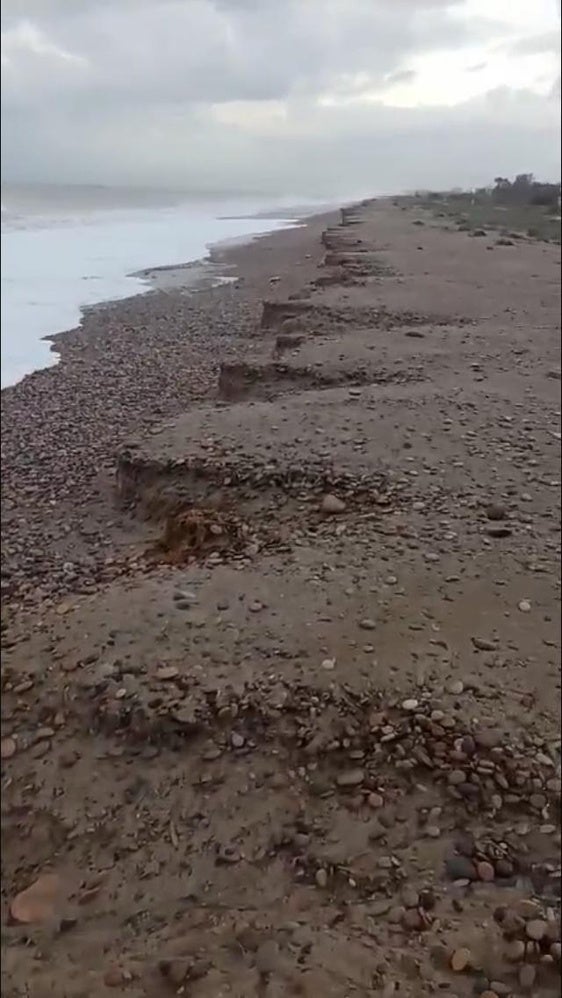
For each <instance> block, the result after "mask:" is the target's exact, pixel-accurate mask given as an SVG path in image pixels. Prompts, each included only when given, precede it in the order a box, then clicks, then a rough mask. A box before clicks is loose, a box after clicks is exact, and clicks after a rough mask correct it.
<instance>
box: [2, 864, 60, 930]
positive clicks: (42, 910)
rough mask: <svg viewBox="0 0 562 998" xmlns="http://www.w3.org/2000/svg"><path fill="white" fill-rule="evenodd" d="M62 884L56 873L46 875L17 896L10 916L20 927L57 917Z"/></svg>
mask: <svg viewBox="0 0 562 998" xmlns="http://www.w3.org/2000/svg"><path fill="white" fill-rule="evenodd" d="M60 889H61V883H60V879H59V877H58V876H57V874H56V873H44V874H42V875H41V876H40V877H38V878H37V880H35V881H34V882H33V883H32V884H31V885H30V886H29V887H26V889H25V890H23V891H20V893H19V894H16V896H15V898H14V899H13V901H12V902H11V904H10V915H11V917H12V919H13V920H14V922H18V923H19V924H20V925H31V924H33V923H34V922H47V921H49V920H50V919H51V918H53V917H54V915H55V910H56V902H57V900H58V898H59V895H60Z"/></svg>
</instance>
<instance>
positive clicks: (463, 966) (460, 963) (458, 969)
mask: <svg viewBox="0 0 562 998" xmlns="http://www.w3.org/2000/svg"><path fill="white" fill-rule="evenodd" d="M472 962H473V961H472V953H471V952H470V950H469V949H467V948H466V946H461V948H460V949H456V950H455V952H454V953H453V955H452V956H451V970H454V971H455V973H456V974H462V973H463V971H465V970H470V968H471V966H472Z"/></svg>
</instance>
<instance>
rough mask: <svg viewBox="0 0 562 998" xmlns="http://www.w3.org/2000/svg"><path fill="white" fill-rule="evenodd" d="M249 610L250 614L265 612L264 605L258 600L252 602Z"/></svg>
mask: <svg viewBox="0 0 562 998" xmlns="http://www.w3.org/2000/svg"><path fill="white" fill-rule="evenodd" d="M248 610H249V611H250V613H259V612H260V610H263V603H260V601H259V600H257V599H255V600H252V602H251V603H249V604H248Z"/></svg>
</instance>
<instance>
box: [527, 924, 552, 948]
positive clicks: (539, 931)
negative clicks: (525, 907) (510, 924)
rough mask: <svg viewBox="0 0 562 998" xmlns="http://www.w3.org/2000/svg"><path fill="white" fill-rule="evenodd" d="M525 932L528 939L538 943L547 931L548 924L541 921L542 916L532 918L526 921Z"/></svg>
mask: <svg viewBox="0 0 562 998" xmlns="http://www.w3.org/2000/svg"><path fill="white" fill-rule="evenodd" d="M525 932H526V934H527V937H528V938H529V939H533V940H534V941H535V942H537V943H538V942H540V940H541V939H542V938H543V937H544V936H546V934H547V932H548V924H547V922H545V921H543V919H542V918H533V919H531V921H530V922H527V925H526V926H525Z"/></svg>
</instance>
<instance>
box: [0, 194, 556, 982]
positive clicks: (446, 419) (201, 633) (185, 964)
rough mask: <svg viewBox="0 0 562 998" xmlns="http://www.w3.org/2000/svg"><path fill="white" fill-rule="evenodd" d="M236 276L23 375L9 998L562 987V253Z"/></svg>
mask: <svg viewBox="0 0 562 998" xmlns="http://www.w3.org/2000/svg"><path fill="white" fill-rule="evenodd" d="M211 266H212V268H213V278H215V277H216V276H217V275H219V276H220V275H222V276H227V277H230V278H235V280H231V281H229V282H228V283H223V284H221V285H220V286H218V287H209V286H206V285H205V282H204V283H203V286H201V273H200V272H199V271H197V269H196V270H195V271H193V268H183V267H181V266H179V267H178V268H171V269H169V268H166V269H165V270H162V272H159V270H158V268H154V269H152V270H151V271H150V273H147V275H146V277H147V280H148V281H149V282H150V284H151V286H152V288H153V290H152V291H150V292H149V293H147V294H144V295H139V296H137V297H134V298H131V299H127V300H125V301H120V302H118V303H115V304H109V305H105V306H103V307H100V308H96V309H92V310H89V311H88V312H87V314H86V315H85V317H84V321H83V323H82V325H81V326H80V327H79V328H78V329H75V330H71V331H69V332H64V333H61V334H57V335H56V336H54V337H53V347H54V349H56V350H57V351H58V352H59V353H60V363H59V364H58V365H56V366H54V367H52V368H49V369H47V370H44V371H40V372H38V373H36V374H33V375H31V376H29V377H26V378H25V379H24V380H23V381H22V382H21V383H19V384H17V385H15V386H14V387H12V388H9V389H6V390H4V391H3V392H2V420H3V437H2V446H3V456H2V478H3V480H2V596H3V608H2V614H3V618H2V644H3V653H2V689H3V702H2V760H3V761H2V770H3V774H2V775H3V794H2V808H3V812H2V813H3V823H2V921H3V926H4V929H3V943H2V992H3V994H5V995H6V996H7V998H23V996H24V995H25V996H26V998H44V996H46V995H53V994H57V995H59V994H60V995H64V996H65V998H79V996H80V998H86V996H91V998H103V996H105V995H110V994H115V993H121V992H122V993H123V994H126V995H127V996H128V998H141V996H142V998H145V996H150V998H152V996H154V998H156V996H160V995H166V994H182V995H189V996H190V998H218V996H222V995H224V996H226V995H233V996H234V995H236V996H239V998H252V996H256V998H281V996H289V998H290V996H307V998H319V996H322V998H329V996H333V998H347V996H361V998H362V996H381V998H392V996H393V995H399V996H405V998H424V996H430V995H435V994H443V995H444V996H446V998H468V996H469V995H474V994H479V995H485V996H486V998H494V996H495V998H501V996H502V995H503V996H509V995H514V996H519V995H529V994H532V995H537V996H543V995H544V996H552V998H554V996H555V995H556V994H558V989H559V972H560V968H559V964H560V918H559V916H560V843H561V837H560V710H559V698H560V626H559V621H560V534H559V527H560V278H559V268H560V247H559V245H556V244H554V243H552V242H542V241H539V240H538V239H533V238H529V237H524V238H514V239H510V240H505V239H504V241H503V244H502V240H501V239H499V238H498V232H496V231H494V230H489V231H486V232H484V234H483V235H481V236H479V237H478V238H476V237H475V235H474V233H472V232H470V231H459V227H458V226H454V225H451V224H450V223H449V220H448V219H444V218H442V217H441V218H440V217H439V216H438V214H436V213H430V212H429V211H427V210H425V209H423V208H422V207H420V206H419V205H418V204H416V202H415V201H414V200H413V199H403V200H400V199H399V200H396V201H393V200H392V199H384V200H373V201H365V202H361V204H359V205H356V206H352V207H348V208H345V209H342V210H341V211H337V212H331V213H326V214H323V215H317V216H313V217H311V218H308V219H306V221H305V223H303V225H301V226H299V227H296V228H293V229H288V230H284V231H280V232H276V233H273V234H269V235H267V236H264V237H261V238H259V239H257V240H255V241H254V242H252V243H248V244H244V245H235V246H222V247H219V248H217V249H215V251H214V252H213V254H212V258H211ZM194 274H195V275H196V276H197V280H198V290H197V291H196V292H194V287H193V279H194ZM205 281H206V278H205Z"/></svg>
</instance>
